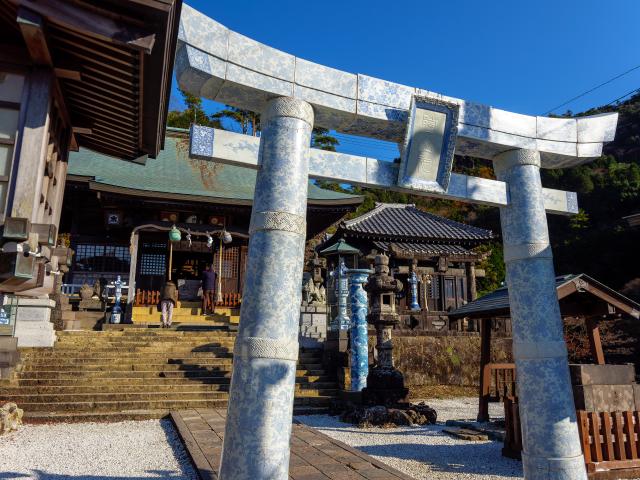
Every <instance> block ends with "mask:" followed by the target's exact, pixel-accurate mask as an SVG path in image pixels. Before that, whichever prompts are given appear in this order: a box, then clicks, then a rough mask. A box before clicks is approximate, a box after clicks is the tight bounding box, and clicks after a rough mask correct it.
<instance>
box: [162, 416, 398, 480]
mask: <svg viewBox="0 0 640 480" xmlns="http://www.w3.org/2000/svg"><path fill="white" fill-rule="evenodd" d="M226 414H227V412H226V410H214V409H192V410H179V411H173V412H171V419H172V420H173V422H174V424H175V426H176V428H177V430H178V434H179V435H180V437H181V438H182V440H183V441H184V444H185V447H186V449H187V451H188V452H189V455H190V456H191V459H192V460H193V462H194V464H195V467H196V470H197V471H198V473H199V475H200V478H201V479H202V480H216V479H217V478H218V475H217V472H218V466H219V462H220V453H221V451H222V438H223V436H224V423H225V416H226ZM289 478H290V479H292V480H326V479H340V480H399V479H401V480H411V477H409V476H407V475H405V474H404V473H401V472H399V471H398V470H395V469H393V468H391V467H389V466H388V465H385V464H384V463H382V462H379V461H378V460H375V459H374V458H372V457H370V456H369V455H367V454H365V453H363V452H361V451H359V450H356V449H355V448H352V447H350V446H349V445H347V444H345V443H342V442H339V441H337V440H334V439H332V438H330V437H328V436H326V435H324V434H322V433H320V432H318V431H317V430H315V429H313V428H311V427H307V426H305V425H301V424H294V425H293V435H292V438H291V460H290V462H289Z"/></svg>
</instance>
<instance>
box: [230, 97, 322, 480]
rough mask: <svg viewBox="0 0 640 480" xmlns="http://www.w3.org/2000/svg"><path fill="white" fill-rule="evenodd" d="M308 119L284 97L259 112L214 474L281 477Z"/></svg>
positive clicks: (291, 381)
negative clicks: (241, 281)
mask: <svg viewBox="0 0 640 480" xmlns="http://www.w3.org/2000/svg"><path fill="white" fill-rule="evenodd" d="M313 118H314V114H313V109H312V108H311V106H310V105H309V104H308V103H306V102H304V101H301V100H297V99H293V98H289V97H280V98H276V99H274V100H271V101H269V102H268V104H267V107H266V110H265V111H264V113H263V115H262V125H263V130H262V136H261V137H260V154H259V158H260V169H259V170H258V176H257V180H256V187H255V196H254V203H253V210H252V213H251V224H250V227H249V232H250V235H251V236H250V240H249V252H248V258H247V273H246V277H245V278H246V281H245V285H244V291H243V296H242V307H241V312H240V326H239V330H238V337H237V339H236V344H235V347H234V355H233V375H232V379H231V391H230V394H229V407H228V412H227V422H226V427H225V435H224V445H223V452H222V459H221V467H220V476H219V478H220V479H221V480H250V479H263V478H264V479H266V478H269V479H274V480H276V479H278V480H280V479H281V480H286V479H287V478H288V472H289V442H290V438H291V417H292V414H293V395H294V388H295V379H296V361H297V358H298V322H299V316H300V302H301V300H302V298H301V297H302V291H301V289H300V284H301V282H302V268H303V262H304V244H305V236H306V220H305V216H306V208H307V185H308V183H309V182H308V180H307V175H308V172H309V146H310V143H311V129H312V126H313Z"/></svg>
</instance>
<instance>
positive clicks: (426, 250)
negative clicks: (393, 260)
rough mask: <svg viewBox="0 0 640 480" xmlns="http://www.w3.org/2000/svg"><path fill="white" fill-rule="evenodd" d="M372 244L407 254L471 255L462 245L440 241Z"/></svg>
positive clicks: (385, 249)
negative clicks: (441, 242)
mask: <svg viewBox="0 0 640 480" xmlns="http://www.w3.org/2000/svg"><path fill="white" fill-rule="evenodd" d="M373 244H374V245H375V246H376V247H377V248H379V249H380V250H383V251H385V252H389V251H391V250H395V251H402V252H406V253H407V254H423V255H471V254H473V252H470V251H469V250H467V249H466V248H464V247H463V246H462V245H446V244H440V243H413V242H381V241H374V242H373Z"/></svg>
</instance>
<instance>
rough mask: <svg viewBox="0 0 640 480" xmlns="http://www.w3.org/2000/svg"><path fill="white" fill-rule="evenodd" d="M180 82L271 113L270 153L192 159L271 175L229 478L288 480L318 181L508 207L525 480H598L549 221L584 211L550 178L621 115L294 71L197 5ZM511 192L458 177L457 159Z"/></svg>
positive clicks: (591, 153) (256, 231) (202, 141)
mask: <svg viewBox="0 0 640 480" xmlns="http://www.w3.org/2000/svg"><path fill="white" fill-rule="evenodd" d="M176 75H177V78H178V82H179V84H180V86H181V87H182V88H183V89H185V90H187V91H189V92H190V93H192V94H194V95H199V96H203V97H207V98H210V99H214V100H217V101H219V102H222V103H225V104H228V105H233V106H236V107H239V108H243V109H248V110H253V111H256V112H263V115H262V135H261V137H260V139H257V138H253V137H248V136H245V135H239V134H235V133H231V132H225V131H219V130H213V129H209V128H204V127H197V126H196V127H194V128H193V129H192V135H191V147H190V148H191V155H192V156H194V157H198V158H204V159H210V160H214V161H219V162H224V163H230V164H236V165H244V166H247V167H250V168H255V169H257V170H258V176H257V182H256V189H255V199H254V204H253V212H252V218H251V226H250V233H251V239H250V244H249V257H248V261H247V276H246V279H247V280H246V283H245V289H244V295H243V303H242V310H241V317H240V318H241V319H240V328H239V333H238V338H237V340H236V345H235V348H234V362H233V363H234V365H233V378H232V382H231V393H230V398H229V408H228V414H227V425H226V430H225V438H224V447H223V454H222V462H221V470H220V478H221V479H223V480H230V479H234V480H236V479H286V478H287V476H288V464H289V441H290V435H291V416H292V408H293V395H294V385H295V370H296V359H297V355H298V344H297V336H298V315H299V305H300V296H301V287H300V285H301V278H302V263H303V255H304V239H305V223H306V220H305V212H306V195H307V184H308V182H307V178H308V177H309V176H310V177H313V178H324V179H332V180H335V181H339V182H345V183H352V184H356V185H364V186H373V187H382V188H390V189H396V190H400V191H408V192H412V193H415V194H419V195H420V194H423V195H429V196H437V197H440V198H451V199H456V200H463V201H469V202H475V203H484V204H489V205H494V206H497V207H500V217H501V224H502V235H503V242H504V256H505V262H506V265H507V283H508V286H509V291H510V295H511V314H512V319H513V352H514V357H515V362H516V365H517V369H518V393H519V397H520V415H521V419H522V428H523V432H522V433H523V455H522V459H523V466H524V472H525V477H526V478H528V479H563V480H565V479H566V480H569V479H571V480H576V479H586V473H585V468H584V460H583V457H582V452H581V447H580V442H579V439H578V430H577V424H576V418H575V409H574V406H573V397H572V391H571V385H570V380H569V370H568V366H567V351H566V347H565V344H564V340H563V336H562V323H561V319H560V311H559V307H558V300H557V297H556V292H555V282H554V278H555V273H554V270H553V260H552V255H551V249H550V246H549V237H548V229H547V221H546V212H549V213H558V214H572V213H576V212H577V209H578V207H577V199H576V195H575V193H572V192H563V191H559V190H550V189H544V188H542V186H541V182H540V171H539V169H540V168H561V167H569V166H573V165H578V164H581V163H584V162H587V161H589V160H590V159H593V158H595V157H598V156H599V155H600V154H601V152H602V143H603V142H606V141H610V140H612V139H613V136H614V133H615V128H616V122H617V115H616V114H607V115H599V116H593V117H582V118H578V119H558V118H547V117H531V116H526V115H520V114H516V113H511V112H506V111H503V110H499V109H495V108H492V107H488V106H485V105H479V104H474V103H471V102H466V101H463V100H459V99H455V98H450V97H444V96H442V95H438V94H435V93H433V92H429V91H425V90H421V89H417V88H412V87H407V86H404V85H399V84H396V83H392V82H387V81H384V80H379V79H375V78H372V77H368V76H365V75H354V74H350V73H346V72H342V71H339V70H335V69H331V68H328V67H324V66H322V65H318V64H314V63H311V62H309V61H306V60H303V59H300V58H295V57H293V56H291V55H288V54H286V53H284V52H281V51H278V50H275V49H273V48H270V47H267V46H265V45H263V44H260V43H258V42H255V41H254V40H251V39H249V38H247V37H244V36H242V35H239V34H237V33H235V32H233V31H230V30H228V29H227V28H225V27H223V26H222V25H220V24H219V23H217V22H215V21H214V20H212V19H210V18H208V17H206V16H204V15H202V14H201V13H199V12H197V11H196V10H194V9H192V8H190V7H188V6H187V5H185V6H184V7H183V11H182V18H181V21H180V29H179V44H178V50H177V54H176ZM313 125H318V126H322V127H326V128H330V129H335V130H336V131H340V132H345V133H351V134H356V135H363V136H368V137H373V138H379V139H384V140H388V141H393V142H396V143H398V144H401V145H402V162H401V165H400V166H398V165H394V164H392V163H389V162H382V161H378V160H375V159H372V158H365V157H358V156H353V155H345V154H339V153H332V152H325V151H319V150H314V149H310V148H309V145H310V137H311V130H312V127H313ZM454 148H455V151H456V153H459V154H462V155H473V156H476V157H481V158H487V159H491V160H492V161H493V165H494V170H495V172H496V175H497V177H498V179H499V180H498V181H495V180H486V179H480V178H473V177H467V176H464V175H457V174H452V173H450V172H451V162H452V161H453V151H454Z"/></svg>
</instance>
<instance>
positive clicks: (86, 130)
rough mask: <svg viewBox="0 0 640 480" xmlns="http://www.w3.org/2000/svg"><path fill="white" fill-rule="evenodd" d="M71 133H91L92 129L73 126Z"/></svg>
mask: <svg viewBox="0 0 640 480" xmlns="http://www.w3.org/2000/svg"><path fill="white" fill-rule="evenodd" d="M73 133H79V134H81V135H91V134H92V133H93V130H92V129H90V128H86V127H73Z"/></svg>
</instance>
